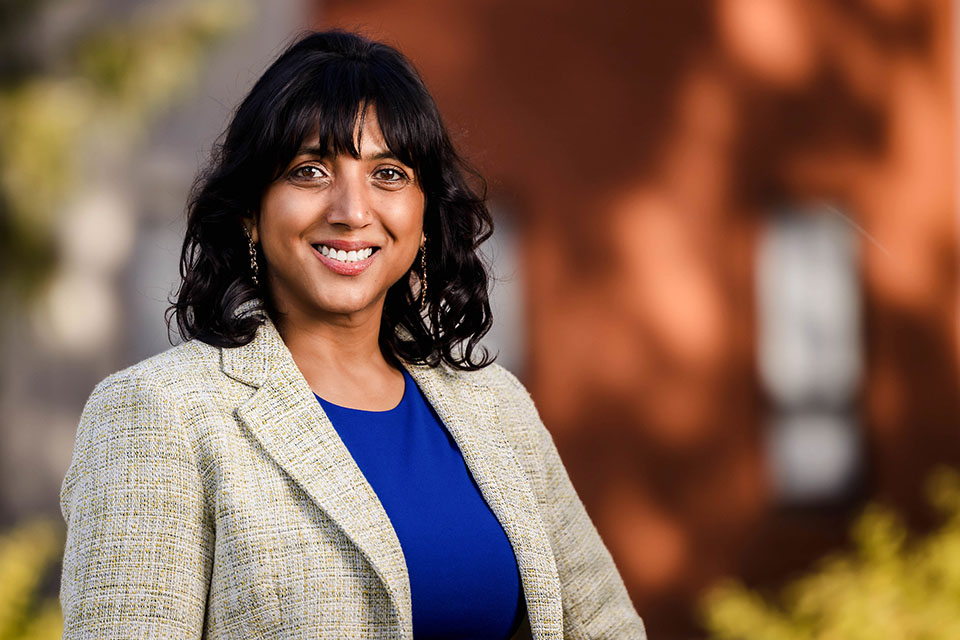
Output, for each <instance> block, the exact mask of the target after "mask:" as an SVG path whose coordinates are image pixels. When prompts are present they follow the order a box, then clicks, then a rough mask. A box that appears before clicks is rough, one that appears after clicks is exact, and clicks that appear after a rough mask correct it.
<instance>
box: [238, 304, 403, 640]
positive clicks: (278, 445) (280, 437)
mask: <svg viewBox="0 0 960 640" xmlns="http://www.w3.org/2000/svg"><path fill="white" fill-rule="evenodd" d="M248 308H249V307H248ZM221 365H222V368H223V371H224V373H226V374H227V375H229V376H231V377H233V378H235V379H237V380H240V381H241V382H244V383H246V384H249V385H251V386H253V387H257V391H256V392H255V393H254V394H253V396H251V397H250V399H249V400H247V401H246V402H244V403H242V404H241V405H240V406H239V407H238V408H237V416H238V418H239V419H240V420H241V422H242V423H243V424H244V425H245V426H246V427H247V428H248V429H249V430H250V432H251V433H252V434H253V436H254V437H255V438H256V439H257V440H258V441H259V442H260V443H261V444H262V445H263V447H264V449H265V450H266V451H267V452H268V453H269V454H270V456H271V457H272V458H273V459H274V460H275V461H276V463H277V464H278V465H280V466H281V467H282V468H283V469H284V471H286V472H287V473H288V474H289V475H290V477H291V478H293V480H294V481H295V482H297V484H299V485H300V487H302V488H303V490H304V491H305V492H306V494H307V495H308V496H310V498H311V499H312V500H313V501H314V502H316V503H317V505H319V507H320V508H321V509H323V511H324V512H325V513H326V514H327V515H328V516H329V517H330V518H331V519H332V520H333V521H334V522H336V523H337V525H338V526H339V527H340V528H341V529H342V530H343V532H344V534H346V536H347V537H348V538H350V539H351V540H352V541H353V542H354V543H355V544H356V545H357V547H358V548H359V549H360V551H361V552H362V553H363V554H364V556H365V557H366V558H367V560H368V561H369V563H370V565H371V566H372V567H373V569H374V571H376V573H377V575H378V576H379V577H380V579H381V580H382V581H383V582H384V584H385V585H386V587H387V592H388V594H389V596H390V598H391V603H392V605H393V606H394V607H395V608H396V614H397V617H398V619H399V621H400V626H401V629H403V633H404V635H405V636H407V634H409V633H412V629H413V621H412V609H411V599H410V581H409V576H408V574H407V568H406V562H405V560H404V557H403V550H402V549H401V547H400V541H399V540H398V539H397V534H396V532H395V531H394V529H393V527H392V526H391V525H390V520H389V518H388V517H387V514H386V511H384V509H383V505H382V504H381V503H380V500H379V499H378V498H377V496H376V493H374V491H373V489H372V488H371V486H370V484H369V483H368V482H367V480H366V478H364V476H363V473H362V472H361V471H360V468H359V467H358V466H357V464H356V462H354V460H353V458H352V457H351V455H350V452H349V451H348V450H347V448H346V446H345V445H344V444H343V441H342V440H341V439H340V437H339V436H338V435H337V432H336V431H335V430H334V428H333V424H332V423H331V422H330V419H329V418H328V417H327V415H326V414H325V413H324V412H323V408H322V407H321V406H320V403H319V402H317V400H316V398H315V397H314V395H313V391H312V390H311V389H310V386H309V384H308V383H307V381H306V379H305V378H304V377H303V374H302V373H301V372H300V370H299V368H297V366H296V363H295V362H294V360H293V356H292V355H291V354H290V351H289V350H288V349H287V347H286V345H285V344H284V343H283V340H282V338H281V337H280V335H279V334H278V333H277V330H276V327H275V326H274V325H273V323H272V322H271V320H270V319H269V318H267V319H266V321H265V323H264V325H263V326H261V327H260V328H259V330H258V331H257V336H256V337H255V338H254V340H253V341H252V342H250V343H249V344H247V345H245V346H243V347H236V348H224V349H222V350H221Z"/></svg>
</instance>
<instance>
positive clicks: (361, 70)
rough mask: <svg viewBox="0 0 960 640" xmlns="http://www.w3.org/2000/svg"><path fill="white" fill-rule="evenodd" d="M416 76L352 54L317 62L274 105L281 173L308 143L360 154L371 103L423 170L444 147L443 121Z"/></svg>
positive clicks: (392, 141)
mask: <svg viewBox="0 0 960 640" xmlns="http://www.w3.org/2000/svg"><path fill="white" fill-rule="evenodd" d="M411 80H412V78H409V79H408V78H404V77H402V76H399V75H398V74H396V73H395V71H391V72H387V70H386V69H378V68H377V65H376V64H375V63H370V62H361V61H357V60H352V59H343V58H340V59H333V60H326V61H325V62H324V63H323V64H319V65H316V66H315V67H313V68H311V69H310V70H309V71H308V77H306V78H302V79H301V80H300V81H299V82H297V83H296V84H297V86H296V87H295V88H294V87H290V88H291V89H293V90H292V91H291V92H290V93H289V94H288V97H287V99H286V100H285V101H283V103H282V104H280V105H278V106H279V108H278V109H276V110H275V111H274V113H276V114H277V118H276V119H275V121H274V122H273V123H271V124H273V127H271V129H272V130H273V131H275V132H276V133H277V134H279V135H278V138H279V139H278V140H276V145H275V146H274V148H275V149H276V150H277V154H276V156H275V157H276V164H275V172H274V173H275V177H279V175H280V173H282V172H283V170H284V169H285V168H286V167H287V166H288V165H289V163H290V162H291V161H292V160H293V158H294V157H295V156H296V155H297V153H298V152H299V150H300V149H301V148H302V147H303V146H304V144H310V145H311V146H312V145H313V143H314V142H318V143H319V146H320V148H321V149H330V150H331V151H332V153H333V154H335V155H339V154H344V153H346V154H350V155H351V156H352V157H354V158H357V159H359V158H360V150H359V146H360V139H359V136H360V135H361V132H362V131H363V125H364V118H365V117H367V115H368V113H369V112H368V109H370V108H371V107H372V108H373V109H375V112H376V118H377V123H378V125H379V127H380V132H381V134H382V135H383V140H384V143H385V144H386V145H387V148H388V149H389V150H390V152H391V153H393V155H395V156H396V157H397V159H398V160H400V161H401V162H403V163H404V164H406V165H407V166H409V167H412V168H413V169H414V171H415V172H416V173H417V175H418V176H419V175H420V174H421V173H422V169H423V165H424V162H425V160H426V159H427V158H430V157H431V156H435V155H436V154H437V152H438V151H439V149H438V146H437V144H438V142H439V141H440V139H441V137H440V132H439V128H440V127H441V126H442V125H441V124H440V122H439V114H437V111H436V106H435V105H434V103H433V100H432V99H431V98H430V97H429V96H428V95H426V94H425V93H424V92H422V91H419V90H418V87H417V85H416V84H415V83H414V82H412V81H411Z"/></svg>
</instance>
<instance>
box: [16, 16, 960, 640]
mask: <svg viewBox="0 0 960 640" xmlns="http://www.w3.org/2000/svg"><path fill="white" fill-rule="evenodd" d="M957 9H958V6H957V4H956V3H954V2H951V1H950V0H712V1H709V0H645V1H637V0H603V1H601V2H595V3H583V2H557V1H556V0H554V1H551V2H547V1H545V0H515V1H509V2H508V1H505V0H464V1H462V2H428V1H426V0H391V1H390V2H387V1H384V0H328V1H321V0H284V1H282V2H266V1H262V2H254V1H251V0H248V1H246V2H243V1H239V0H235V1H233V2H224V1H221V0H196V1H193V2H184V1H178V2H162V3H161V2H144V1H138V0H45V1H39V2H34V3H24V2H19V1H17V0H2V1H0V269H2V271H0V325H2V331H0V348H2V353H3V364H2V369H0V532H8V534H7V538H5V540H6V542H4V543H0V573H2V572H3V571H4V570H5V569H4V567H7V569H6V570H8V571H14V572H15V570H16V571H20V574H17V575H21V574H22V575H27V574H30V573H31V571H32V572H33V573H34V574H38V575H39V573H42V572H38V571H36V568H37V567H42V566H47V567H48V569H47V573H48V574H49V575H48V576H47V577H46V578H43V580H42V581H40V583H39V584H38V585H37V586H36V588H37V590H38V593H39V594H40V595H41V597H42V594H53V595H55V594H56V589H57V575H56V574H57V572H58V569H57V567H56V557H57V554H58V553H59V549H58V545H60V544H62V539H61V538H58V536H62V524H61V523H60V520H59V504H58V494H59V487H60V481H61V479H62V477H63V474H64V473H65V471H66V468H67V465H68V464H69V461H70V455H71V449H72V446H73V438H74V434H75V432H76V426H77V421H78V419H79V415H80V411H81V409H82V407H83V403H84V401H85V400H86V398H87V396H88V395H89V393H90V391H91V390H92V389H93V386H94V385H95V384H96V382H98V381H99V380H100V379H102V378H103V377H105V376H106V375H108V374H109V373H111V372H113V371H116V370H118V369H121V368H123V367H126V366H128V365H129V364H132V363H134V362H136V361H138V360H140V359H142V358H145V357H147V356H150V355H153V354H155V353H157V352H159V351H161V350H163V349H166V348H168V347H169V346H170V340H173V341H174V342H176V341H178V340H179V338H178V337H177V336H176V335H175V334H168V332H167V327H166V325H165V322H164V311H165V309H166V306H167V298H168V297H169V296H170V295H171V293H172V292H173V291H174V290H175V288H176V286H177V282H178V271H177V262H178V258H179V250H180V244H181V241H182V236H183V229H184V204H185V201H186V197H187V193H188V190H189V188H190V184H191V182H192V180H193V178H194V176H195V175H196V173H197V171H198V170H199V169H200V168H201V167H202V166H203V165H204V164H205V162H206V159H207V157H208V154H209V152H210V150H211V148H212V146H213V144H214V143H215V140H216V138H217V136H218V135H219V133H220V132H221V131H222V129H223V128H224V126H225V124H226V122H227V121H228V119H229V117H230V114H231V111H232V109H233V108H234V107H235V105H236V104H237V102H238V101H239V100H240V99H241V97H242V96H243V95H244V94H245V92H246V91H247V90H248V89H249V87H250V86H251V85H252V83H253V81H254V80H255V79H256V77H257V76H258V75H259V74H260V73H261V72H262V71H263V70H264V69H265V68H266V66H267V65H268V64H269V62H270V61H271V60H272V58H273V57H274V56H276V55H277V54H278V53H279V52H280V51H281V50H282V49H283V47H284V45H285V44H287V43H289V42H290V40H291V39H292V38H293V37H294V36H295V35H296V34H297V33H298V32H300V31H302V30H303V29H307V28H328V27H334V26H336V27H341V28H346V29H351V30H358V31H360V32H362V33H364V34H366V35H368V36H371V37H374V38H377V39H382V40H385V41H387V42H389V43H391V44H393V45H395V46H397V47H398V48H400V49H401V50H402V51H403V52H404V53H405V54H407V55H408V56H409V57H410V58H411V59H412V60H413V61H414V62H415V64H416V65H417V66H418V68H419V69H420V70H421V72H422V75H423V76H424V79H425V80H426V82H427V85H428V86H429V87H430V89H431V91H432V92H433V94H434V96H435V97H436V99H437V101H438V103H439V105H440V108H441V111H442V112H443V113H444V115H445V118H446V122H447V124H448V127H449V128H450V130H451V132H452V134H453V136H454V139H455V141H456V143H457V145H458V147H459V148H460V149H461V151H462V152H463V153H464V154H465V155H466V156H467V157H468V159H469V160H470V161H471V162H472V164H473V165H474V166H476V167H477V168H478V169H479V170H480V171H481V173H482V174H483V175H484V176H485V177H486V179H487V181H488V184H489V195H490V204H491V207H492V209H493V211H494V215H495V218H496V233H495V235H494V237H493V238H492V239H491V240H490V241H489V242H488V244H487V245H486V246H485V248H484V249H485V253H486V255H487V256H488V258H489V260H490V263H491V265H492V267H493V270H494V272H495V273H496V274H497V281H496V283H495V286H494V290H493V301H494V310H495V320H496V326H495V329H494V331H493V332H492V333H491V334H490V336H489V338H488V340H487V344H488V345H490V346H491V347H492V348H493V349H494V350H499V352H500V357H499V360H498V361H499V362H500V363H501V364H503V365H504V366H506V367H508V368H509V369H511V370H513V371H514V372H516V373H517V374H518V375H519V376H520V378H521V380H523V382H524V383H525V384H526V385H527V387H528V388H529V389H530V391H531V393H532V395H533V397H534V399H535V401H536V403H537V406H538V408H539V410H540V413H541V416H542V418H543V420H544V422H545V424H546V425H547V426H548V428H549V429H550V431H551V432H552V433H553V435H554V439H555V440H556V442H557V445H558V448H559V450H560V453H561V455H562V457H563V459H564V461H565V463H566V465H567V468H568V471H569V473H570V476H571V478H572V479H573V482H574V484H575V485H576V487H577V488H578V490H579V492H580V494H581V497H582V498H583V501H584V503H585V504H586V506H587V509H588V511H589V512H590V514H591V516H592V517H593V519H594V521H595V523H596V525H597V527H598V529H599V530H600V533H601V535H602V536H603V538H604V540H605V541H606V543H607V545H608V546H609V548H610V550H611V552H612V554H613V556H614V558H615V560H616V561H617V564H618V566H619V568H620V570H621V573H622V575H623V578H624V581H625V582H626V584H627V587H628V589H629V591H630V593H631V595H632V597H633V599H634V602H635V604H636V606H637V609H638V611H639V612H640V613H641V615H642V616H643V618H644V620H645V622H646V624H647V628H648V632H649V634H650V637H651V638H656V639H658V640H659V639H665V638H689V637H706V636H707V634H708V633H710V632H711V629H712V632H713V633H718V634H720V633H721V632H720V631H717V627H716V625H714V626H713V627H711V629H708V628H707V627H708V623H709V620H710V617H709V615H706V614H705V613H704V608H703V607H704V605H703V602H704V598H705V596H706V594H707V593H708V592H709V591H710V589H711V588H712V587H714V586H715V585H717V584H724V583H725V581H726V580H728V579H730V578H735V579H737V580H738V581H739V583H740V584H744V585H747V586H748V587H750V588H752V589H755V590H756V593H757V594H763V595H764V596H770V597H773V596H772V595H771V594H774V593H776V591H777V590H778V589H779V588H780V587H782V586H783V585H785V584H788V583H790V581H792V580H794V579H795V578H797V577H798V576H800V575H802V574H804V573H805V572H809V571H813V570H815V568H816V567H817V566H819V565H818V564H817V563H818V562H819V561H820V560H819V559H821V558H823V557H825V556H826V555H828V554H831V553H835V552H837V551H838V550H843V549H845V548H847V546H849V544H850V542H849V531H850V527H851V525H852V524H853V523H854V522H855V521H856V519H857V518H858V516H859V514H860V513H861V512H862V510H863V509H864V508H865V507H866V506H868V505H880V506H881V507H882V508H885V509H887V510H888V511H889V513H891V514H897V515H896V517H897V519H898V522H900V523H901V524H902V527H903V532H902V535H900V534H896V535H900V537H901V538H903V537H904V536H906V535H908V533H909V535H910V536H924V535H930V534H931V532H936V531H939V530H938V529H937V527H940V526H942V523H943V514H942V513H939V512H937V511H936V510H934V509H931V508H930V506H929V503H928V500H927V499H926V497H925V493H924V486H925V482H926V480H927V478H928V477H929V476H930V474H931V473H932V472H933V471H934V470H935V469H937V468H940V467H945V468H947V469H949V468H957V467H960V224H958V223H960V217H958V207H957V203H958V197H960V191H958V184H960V182H958V179H957V177H958V163H957V159H958V148H960V145H958V132H957V122H958V114H960V111H958V108H957V104H958V103H957V95H958V86H960V75H958V61H960V15H958V11H957ZM942 493H943V492H941V494H942ZM941 502H943V500H941ZM38 518H41V520H39V522H51V521H52V522H54V523H55V524H53V525H52V526H47V528H46V529H42V531H46V532H47V533H45V534H40V533H37V531H40V530H38V529H25V527H31V526H32V527H37V526H41V525H37V524H27V523H36V522H38V520H37V519H38ZM42 518H48V520H42ZM49 518H52V519H53V520H49ZM958 521H960V519H958ZM878 526H879V525H878ZM881 528H882V527H881ZM23 531H27V532H28V534H23V533H22V532H23ZM898 531H899V530H898ZM958 531H960V529H958ZM18 532H19V533H18ZM907 532H908V533H907ZM18 535H19V536H20V537H19V538H18V537H17V536H18ZM44 535H46V536H48V537H47V538H44V537H43V536H44ZM896 535H895V536H894V537H896ZM867 537H869V536H867ZM861 538H863V536H861ZM37 540H40V541H41V542H42V541H44V540H46V542H43V544H42V545H41V547H42V548H41V547H36V548H34V550H33V551H30V550H29V549H30V546H29V545H30V544H31V541H33V542H34V543H36V541H37ZM17 541H19V542H17ZM14 543H16V544H14ZM17 544H19V545H20V546H19V547H18V546H16V545H17ZM37 544H40V543H37ZM4 545H6V546H4ZM43 545H45V546H43ZM951 548H952V549H953V551H952V553H953V552H956V553H958V554H960V551H958V549H960V538H958V541H957V542H956V543H955V545H954V547H951ZM4 549H7V552H8V555H9V554H10V553H13V552H10V549H14V550H15V555H16V554H20V555H19V556H18V557H20V558H21V560H18V561H17V562H19V564H17V562H14V561H13V560H9V558H8V560H7V561H6V562H7V564H6V565H5V564H4V562H5V561H4V560H3V558H4V556H3V550H4ZM38 549H39V550H38ZM44 549H45V551H44ZM31 553H33V554H34V556H35V557H34V559H33V560H30V561H27V560H23V558H27V557H33V556H30V554H31ZM11 557H12V556H11ZM950 557H951V558H956V559H957V560H960V555H957V556H950ZM31 562H32V563H33V564H30V563H31ZM933 564H934V565H938V564H943V563H942V562H934V563H933ZM13 566H15V570H14V569H10V567H13ZM16 567H19V568H16ZM24 567H27V568H31V567H32V569H30V570H27V569H24ZM5 575H6V574H5ZM11 575H12V574H11ZM22 575H21V581H22V582H24V584H26V582H29V579H28V578H23V577H22ZM44 575H46V574H44ZM954 578H956V575H954ZM937 579H938V580H940V581H941V582H942V581H943V580H944V579H945V578H943V577H942V576H941V577H940V578H937ZM957 580H960V578H957ZM958 584H960V582H958V583H956V584H952V586H950V587H949V589H956V590H955V591H950V590H949V589H948V592H949V593H951V594H954V595H956V597H957V600H956V602H960V586H958ZM6 588H7V592H8V593H7V595H9V592H10V589H12V587H9V586H8V587H6ZM0 589H2V587H0ZM24 589H26V587H24ZM3 597H4V592H3V591H2V590H0V604H2V600H3ZM11 597H12V596H11ZM757 597H760V596H759V595H758V596H757ZM23 606H24V609H23V611H28V610H29V611H33V610H32V609H30V605H23ZM958 607H960V605H958ZM0 613H2V607H0ZM868 613H869V612H868ZM18 615H19V614H18ZM30 615H33V614H32V613H31V614H29V615H26V614H25V616H26V617H23V616H21V617H22V619H21V620H20V621H19V622H16V624H14V625H13V626H11V627H10V628H11V629H13V628H14V627H16V628H17V629H20V631H17V633H20V632H23V633H26V631H23V629H27V628H28V627H29V625H28V624H27V623H25V622H24V620H26V619H27V617H29V616H30ZM864 615H867V614H864ZM948 617H949V615H948V614H943V613H937V614H931V616H930V619H931V620H933V621H934V622H935V623H937V624H939V625H941V631H942V630H943V629H945V628H946V627H944V626H943V625H944V624H946V620H947V618H948ZM3 624H4V622H3V620H2V616H0V635H2V633H3V628H2V627H3ZM11 624H13V623H11ZM18 625H19V626H18ZM721 626H722V625H721ZM10 633H11V634H13V633H14V632H13V631H11V632H10ZM36 633H41V632H40V631H37V632H36ZM729 633H730V634H732V632H729ZM41 635H42V634H41ZM10 637H14V635H10ZM16 637H21V636H16ZM22 637H26V636H22ZM36 637H40V635H37V636H36ZM725 637H734V636H733V635H728V636H725ZM736 637H740V636H736ZM744 637H751V636H750V635H747V636H744ZM755 637H774V636H773V635H764V634H759V633H758V635H756V636H755ZM777 637H814V635H813V634H812V632H811V635H808V636H804V635H802V634H801V635H797V636H786V635H783V636H777ZM839 637H852V636H839ZM872 637H879V636H872ZM900 637H906V636H900ZM930 637H934V636H930ZM943 637H956V636H943Z"/></svg>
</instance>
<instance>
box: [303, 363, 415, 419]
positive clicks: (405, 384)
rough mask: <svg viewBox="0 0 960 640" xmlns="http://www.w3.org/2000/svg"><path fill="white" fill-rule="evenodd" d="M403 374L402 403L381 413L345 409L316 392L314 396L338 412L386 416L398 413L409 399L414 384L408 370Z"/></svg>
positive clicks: (370, 410) (380, 411)
mask: <svg viewBox="0 0 960 640" xmlns="http://www.w3.org/2000/svg"><path fill="white" fill-rule="evenodd" d="M401 373H403V394H402V395H401V396H400V402H398V403H397V405H396V406H395V407H393V408H391V409H381V410H379V411H376V410H372V409H354V408H353V407H345V406H343V405H342V404H336V403H334V402H330V401H329V400H326V399H324V398H321V397H320V396H319V395H317V393H316V392H314V394H313V395H314V397H315V398H316V399H317V400H319V401H320V402H321V403H322V404H324V405H327V406H330V407H333V408H334V409H338V410H340V411H350V412H353V413H370V414H374V415H384V414H387V413H392V412H394V411H396V410H397V409H399V408H400V407H401V406H403V403H404V401H405V400H406V399H407V393H408V392H409V390H410V383H411V382H412V380H411V379H410V374H409V373H407V370H406V369H403V370H402V371H401Z"/></svg>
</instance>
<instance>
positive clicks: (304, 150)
mask: <svg viewBox="0 0 960 640" xmlns="http://www.w3.org/2000/svg"><path fill="white" fill-rule="evenodd" d="M297 155H298V156H318V157H320V158H329V157H330V156H332V155H333V154H332V153H330V150H329V149H321V148H320V147H300V150H299V151H297ZM363 159H364V160H396V161H397V162H399V161H400V159H399V158H398V157H397V156H396V154H394V153H393V152H392V151H390V150H389V149H388V150H386V151H381V152H380V153H376V154H374V155H372V156H368V157H367V158H363Z"/></svg>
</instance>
